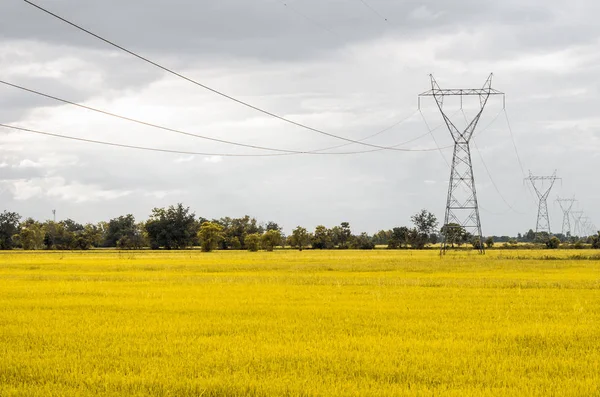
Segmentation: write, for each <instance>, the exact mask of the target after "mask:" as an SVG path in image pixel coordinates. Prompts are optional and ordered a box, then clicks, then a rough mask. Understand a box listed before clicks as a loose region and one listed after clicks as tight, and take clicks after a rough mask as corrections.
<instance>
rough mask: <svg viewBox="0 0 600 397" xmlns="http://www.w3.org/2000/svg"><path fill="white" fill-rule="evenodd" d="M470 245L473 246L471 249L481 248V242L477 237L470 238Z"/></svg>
mask: <svg viewBox="0 0 600 397" xmlns="http://www.w3.org/2000/svg"><path fill="white" fill-rule="evenodd" d="M471 245H472V246H473V249H476V250H480V249H483V243H482V242H481V239H480V238H479V237H475V238H474V239H473V240H471Z"/></svg>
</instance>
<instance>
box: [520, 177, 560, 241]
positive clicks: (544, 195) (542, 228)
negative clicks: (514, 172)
mask: <svg viewBox="0 0 600 397" xmlns="http://www.w3.org/2000/svg"><path fill="white" fill-rule="evenodd" d="M557 179H560V178H558V177H557V176H556V171H554V174H552V175H551V176H535V175H533V174H532V173H531V171H529V177H528V178H525V181H529V182H531V186H533V189H534V190H535V193H536V194H537V196H538V199H539V205H538V216H537V223H536V225H535V234H536V236H537V235H538V234H539V233H542V232H547V233H548V234H549V235H550V234H552V231H551V229H550V215H549V214H548V196H549V195H550V191H551V190H552V187H553V186H554V183H555V182H556V180H557ZM539 181H541V182H542V183H541V186H539V187H538V185H536V182H539ZM545 181H549V182H550V184H549V185H548V186H547V187H544V182H545Z"/></svg>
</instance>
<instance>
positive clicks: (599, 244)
mask: <svg viewBox="0 0 600 397" xmlns="http://www.w3.org/2000/svg"><path fill="white" fill-rule="evenodd" d="M592 248H594V249H600V232H598V234H595V235H593V236H592Z"/></svg>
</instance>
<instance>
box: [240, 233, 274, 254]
mask: <svg viewBox="0 0 600 397" xmlns="http://www.w3.org/2000/svg"><path fill="white" fill-rule="evenodd" d="M260 241H261V245H262V248H263V249H264V250H265V251H273V250H274V249H275V247H277V246H279V245H281V233H280V232H279V230H278V229H270V230H267V231H266V232H265V233H264V234H263V235H262V236H261V238H260ZM246 244H247V243H246Z"/></svg>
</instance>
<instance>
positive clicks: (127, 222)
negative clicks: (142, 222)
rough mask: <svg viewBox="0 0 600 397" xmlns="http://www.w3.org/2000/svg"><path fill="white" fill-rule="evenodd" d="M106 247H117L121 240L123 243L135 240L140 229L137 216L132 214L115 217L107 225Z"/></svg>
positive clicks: (104, 243)
mask: <svg viewBox="0 0 600 397" xmlns="http://www.w3.org/2000/svg"><path fill="white" fill-rule="evenodd" d="M105 227H106V231H105V236H104V242H103V244H102V245H103V246H104V247H117V246H118V245H119V242H121V244H123V243H124V242H127V241H129V240H133V239H134V237H135V235H136V233H138V230H136V229H137V228H136V224H135V218H134V216H133V215H131V214H127V215H125V216H120V217H118V218H113V219H111V220H110V221H108V224H107V225H106V226H105Z"/></svg>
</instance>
